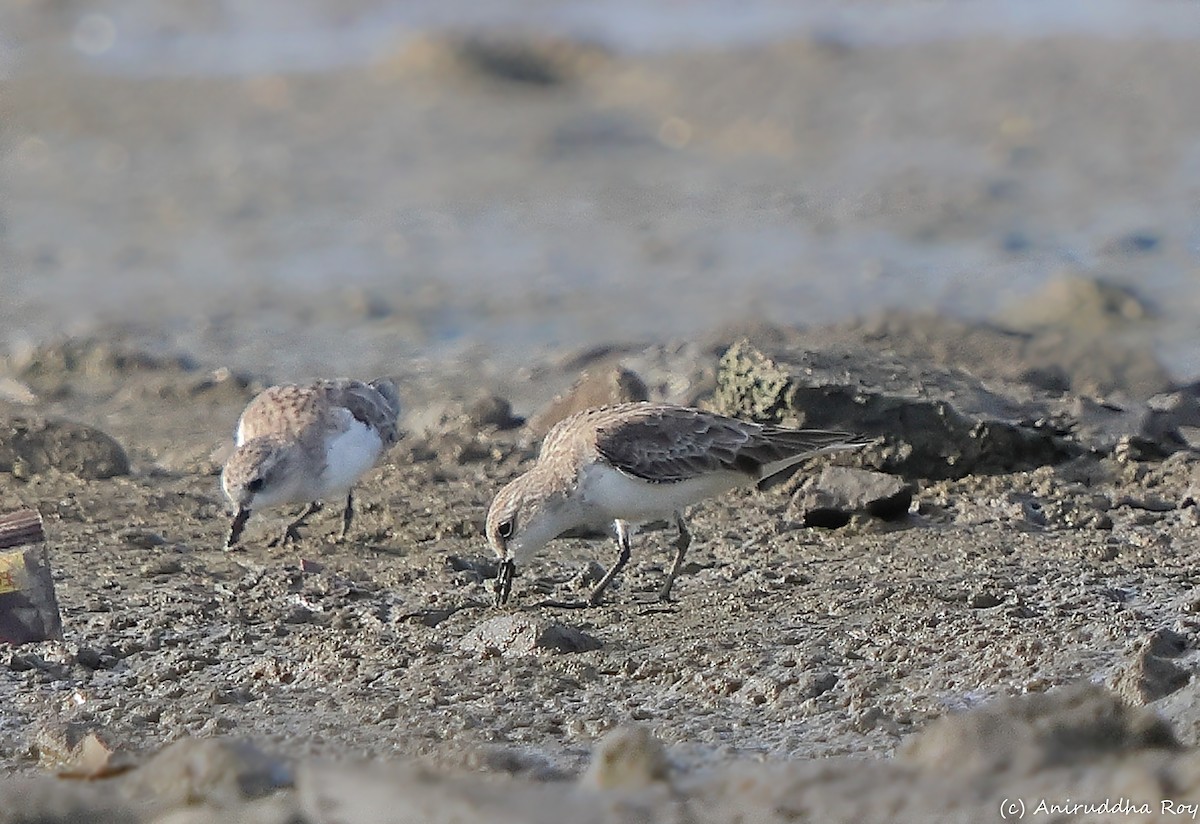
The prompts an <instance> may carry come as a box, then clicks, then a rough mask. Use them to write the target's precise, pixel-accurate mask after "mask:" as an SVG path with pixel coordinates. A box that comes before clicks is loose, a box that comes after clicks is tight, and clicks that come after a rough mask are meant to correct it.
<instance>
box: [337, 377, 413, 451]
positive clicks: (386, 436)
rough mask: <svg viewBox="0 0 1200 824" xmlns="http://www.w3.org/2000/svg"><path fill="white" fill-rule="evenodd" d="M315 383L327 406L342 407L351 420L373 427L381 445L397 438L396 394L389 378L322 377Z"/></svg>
mask: <svg viewBox="0 0 1200 824" xmlns="http://www.w3.org/2000/svg"><path fill="white" fill-rule="evenodd" d="M318 386H319V387H320V389H321V391H322V392H324V394H325V397H326V398H328V399H329V403H330V405H331V406H335V407H341V408H343V409H346V410H348V411H349V412H350V414H351V415H353V416H354V419H355V420H358V421H361V422H363V423H365V424H367V425H368V426H370V427H373V428H374V429H375V430H376V431H377V432H378V433H379V437H380V438H382V439H383V443H384V445H385V446H390V445H391V444H394V443H395V442H396V441H397V440H398V439H399V437H400V430H399V428H398V426H397V418H399V416H400V397H399V395H398V394H397V393H396V386H395V384H393V383H392V382H391V381H389V380H383V379H380V380H377V381H372V382H371V383H363V382H362V381H349V380H342V381H324V382H322V383H320V384H318Z"/></svg>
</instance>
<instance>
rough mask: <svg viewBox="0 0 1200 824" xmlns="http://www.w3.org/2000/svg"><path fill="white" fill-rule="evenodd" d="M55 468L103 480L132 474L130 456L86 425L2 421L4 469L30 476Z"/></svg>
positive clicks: (0, 442)
mask: <svg viewBox="0 0 1200 824" xmlns="http://www.w3.org/2000/svg"><path fill="white" fill-rule="evenodd" d="M51 469H54V470H58V471H60V472H67V473H70V474H72V475H76V476H78V477H80V478H83V479H85V480H100V479H104V478H112V477H114V476H117V475H128V474H129V458H128V456H126V454H125V450H124V449H122V448H121V445H120V444H119V443H117V442H116V441H115V440H113V439H112V438H111V437H109V436H108V435H106V434H104V433H103V432H101V431H100V430H98V429H93V428H92V427H90V426H84V425H83V424H79V423H72V422H71V421H56V420H46V419H43V418H36V417H14V418H9V419H8V420H7V421H4V422H3V423H0V472H8V473H11V474H13V475H15V476H18V477H27V476H30V475H37V474H40V473H42V472H46V471H47V470H51Z"/></svg>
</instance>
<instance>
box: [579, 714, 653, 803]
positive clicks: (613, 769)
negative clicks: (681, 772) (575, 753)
mask: <svg viewBox="0 0 1200 824" xmlns="http://www.w3.org/2000/svg"><path fill="white" fill-rule="evenodd" d="M670 780H671V764H670V761H668V759H667V751H666V749H665V748H664V747H663V745H662V742H661V741H659V740H658V739H657V738H655V737H654V734H653V733H651V732H650V730H649V729H647V728H646V727H643V726H640V725H638V726H622V727H617V728H616V729H614V730H612V731H611V732H609V733H608V734H606V735H605V736H604V737H603V738H601V739H600V741H599V743H597V744H596V749H595V750H594V751H593V753H592V763H591V764H590V765H589V766H588V769H587V772H585V773H584V774H583V777H582V778H580V784H582V785H583V786H585V787H591V788H592V789H596V790H613V789H621V790H626V791H628V790H640V789H643V788H645V787H649V786H651V785H653V784H658V783H669V782H670Z"/></svg>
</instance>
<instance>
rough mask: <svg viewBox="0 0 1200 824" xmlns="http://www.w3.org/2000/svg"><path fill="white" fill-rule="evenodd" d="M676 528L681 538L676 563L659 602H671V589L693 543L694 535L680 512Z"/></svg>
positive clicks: (677, 545) (677, 539)
mask: <svg viewBox="0 0 1200 824" xmlns="http://www.w3.org/2000/svg"><path fill="white" fill-rule="evenodd" d="M675 526H676V527H678V528H679V536H678V537H677V538H675V563H674V564H673V565H672V566H671V574H670V575H668V576H667V582H666V583H665V584H663V588H662V592H660V593H658V600H660V601H670V600H671V587H672V586H674V584H675V576H677V575H678V574H679V570H680V568H681V567H682V566H683V556H684V555H686V554H687V550H688V547H689V546H691V543H692V533H690V532H688V528H687V524H685V523H684V522H683V515H682V514H680V513H679V512H676V513H675Z"/></svg>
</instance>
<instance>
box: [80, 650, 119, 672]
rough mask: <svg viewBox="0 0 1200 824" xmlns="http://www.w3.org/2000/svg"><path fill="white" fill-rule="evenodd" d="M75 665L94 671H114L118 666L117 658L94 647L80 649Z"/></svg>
mask: <svg viewBox="0 0 1200 824" xmlns="http://www.w3.org/2000/svg"><path fill="white" fill-rule="evenodd" d="M75 663H77V664H79V665H80V666H82V667H87V668H88V669H92V670H97V669H112V668H113V667H115V666H116V665H117V658H116V656H114V655H110V654H109V653H107V652H101V651H100V650H98V649H93V648H92V647H80V648H79V651H78V652H77V653H75Z"/></svg>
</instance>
